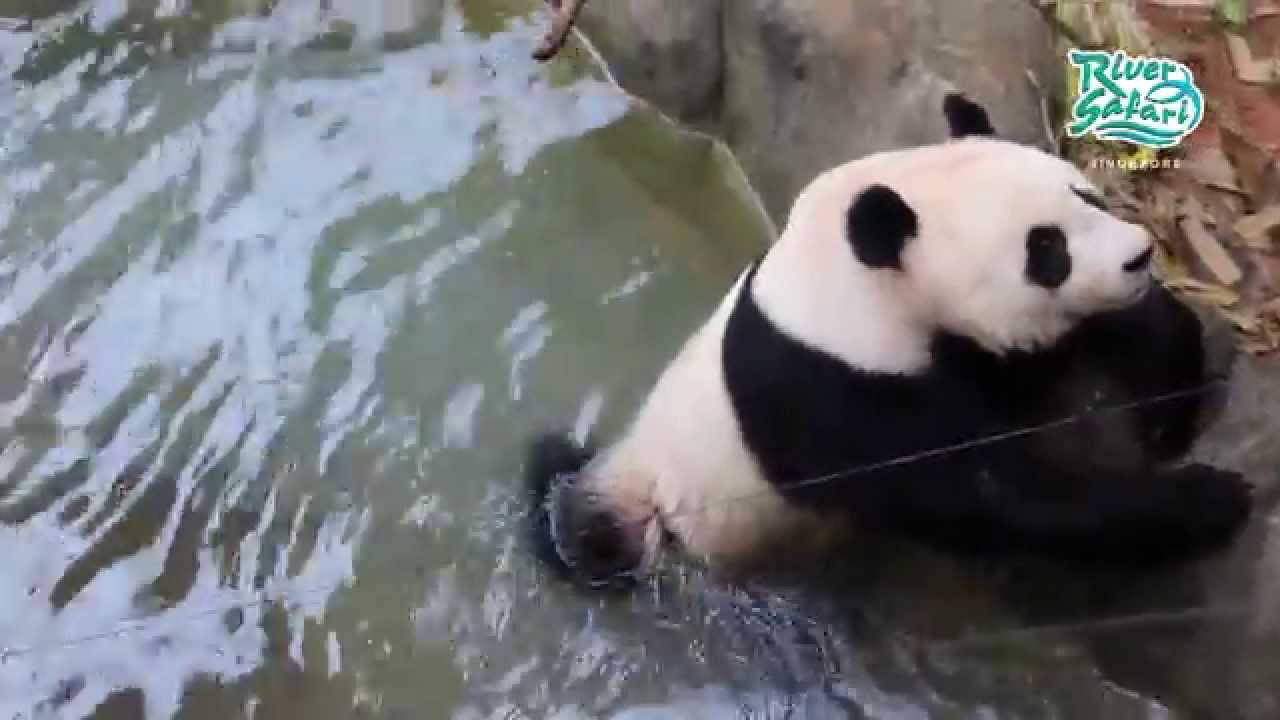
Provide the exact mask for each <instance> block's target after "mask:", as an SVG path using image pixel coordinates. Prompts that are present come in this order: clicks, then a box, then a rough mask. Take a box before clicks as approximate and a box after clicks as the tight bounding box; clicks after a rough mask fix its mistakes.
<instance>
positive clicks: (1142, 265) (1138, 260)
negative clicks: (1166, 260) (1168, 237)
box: [1124, 245, 1155, 273]
mask: <svg viewBox="0 0 1280 720" xmlns="http://www.w3.org/2000/svg"><path fill="white" fill-rule="evenodd" d="M1154 253H1155V246H1154V245H1148V246H1147V249H1146V250H1143V251H1142V252H1141V253H1139V254H1138V256H1137V257H1135V258H1134V259H1132V260H1130V261H1129V262H1127V263H1125V264H1124V271H1125V272H1131V273H1134V272H1138V271H1140V270H1145V269H1146V268H1147V266H1148V265H1150V264H1151V257H1152V255H1153V254H1154Z"/></svg>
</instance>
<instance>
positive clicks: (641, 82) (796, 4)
mask: <svg viewBox="0 0 1280 720" xmlns="http://www.w3.org/2000/svg"><path fill="white" fill-rule="evenodd" d="M580 25H581V27H582V29H583V30H584V32H586V34H587V35H588V36H589V37H590V38H591V40H592V43H593V44H594V45H595V46H596V47H597V48H598V49H599V50H600V52H601V54H602V55H603V56H604V58H605V59H606V60H607V61H608V63H609V65H610V67H611V68H612V70H613V72H614V75H615V77H616V78H617V80H618V82H619V83H620V84H621V85H622V86H623V87H625V88H627V89H628V90H629V91H630V92H632V93H633V94H635V95H637V96H639V97H641V98H644V99H646V100H649V101H650V102H652V103H654V104H655V105H656V106H657V107H659V108H660V109H661V110H663V111H664V112H666V113H667V114H669V115H671V116H673V117H674V118H675V119H676V120H679V121H681V122H683V123H685V124H688V125H691V126H694V127H697V128H699V129H703V130H708V131H711V132H713V133H715V134H717V135H719V136H720V137H722V138H723V139H725V140H726V141H727V142H728V144H729V146H730V147H731V148H732V149H733V150H734V152H735V153H736V155H737V156H738V158H739V160H740V162H741V163H742V165H743V167H744V169H745V170H746V172H747V174H748V176H749V177H750V178H751V180H752V182H753V183H754V185H755V187H756V189H757V190H758V191H759V192H760V194H761V197H762V199H763V201H764V203H765V206H766V207H767V208H768V210H769V214H770V215H771V217H772V218H773V219H774V221H775V222H776V223H779V224H781V223H782V221H783V220H784V219H785V215H786V211H787V207H788V206H789V204H790V200H791V197H792V196H793V195H794V193H795V192H796V191H798V190H799V188H800V187H801V186H803V185H804V184H805V183H806V182H808V181H809V180H810V179H811V178H812V177H813V176H814V175H815V174H817V173H818V172H821V171H822V170H824V169H826V168H828V167H831V166H832V165H835V164H837V163H840V162H843V161H845V160H848V159H852V158H854V157H857V156H861V155H865V154H868V153H871V152H876V151H879V150H885V149H889V148H893V147H900V146H903V145H914V144H919V143H924V142H931V141H935V140H939V139H942V138H943V137H945V133H946V128H945V124H944V121H943V118H942V117H941V114H940V112H939V108H940V107H941V98H942V96H943V95H944V94H945V93H947V92H950V91H953V90H957V89H958V90H962V91H964V92H966V93H967V94H969V95H970V96H971V97H973V98H974V99H975V100H978V101H980V102H982V103H983V104H985V105H987V106H988V108H989V109H990V111H991V113H992V119H993V122H994V123H995V124H996V125H997V129H998V130H999V131H1000V132H1001V133H1002V134H1003V135H1005V136H1007V137H1009V138H1011V139H1014V140H1018V141H1022V142H1027V143H1032V144H1036V145H1040V146H1042V147H1044V146H1047V142H1048V141H1047V138H1046V136H1045V131H1044V122H1043V120H1042V111H1041V101H1040V95H1039V93H1038V92H1037V90H1036V89H1035V87H1034V86H1033V84H1032V83H1031V81H1030V80H1029V79H1028V76H1027V73H1028V71H1030V72H1032V73H1033V74H1034V76H1035V77H1036V81H1037V82H1038V83H1039V84H1040V86H1041V87H1044V88H1054V87H1058V86H1059V83H1060V73H1061V64H1060V63H1059V62H1058V58H1056V57H1055V54H1054V50H1053V47H1054V45H1053V42H1052V37H1051V34H1050V31H1049V29H1048V28H1047V26H1046V25H1045V24H1044V22H1043V21H1042V19H1041V18H1040V16H1039V14H1038V13H1037V12H1036V11H1035V10H1034V9H1032V8H1031V7H1030V4H1029V3H1027V2H1025V0H949V2H945V3H939V2H932V1H931V0H800V1H796V0H788V1H786V2H784V1H783V0H733V1H732V2H729V1H726V0H699V1H698V2H687V1H686V0H599V1H597V2H592V3H588V4H587V6H586V9H585V10H584V11H583V16H582V19H581V20H580Z"/></svg>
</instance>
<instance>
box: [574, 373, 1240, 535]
mask: <svg viewBox="0 0 1280 720" xmlns="http://www.w3.org/2000/svg"><path fill="white" fill-rule="evenodd" d="M1226 382H1227V379H1226V378H1215V379H1212V380H1208V381H1206V382H1204V383H1202V384H1200V385H1197V386H1195V387H1192V388H1188V389H1185V390H1175V391H1173V392H1168V393H1164V394H1162V395H1152V396H1148V397H1145V398H1140V399H1138V400H1134V401H1131V402H1127V403H1118V404H1115V405H1108V406H1103V407H1101V408H1094V409H1090V410H1087V411H1085V412H1081V413H1076V414H1074V415H1068V416H1066V417H1063V418H1059V419H1057V420H1051V421H1048V422H1045V423H1041V424H1038V425H1028V426H1024V427H1021V428H1018V429H1015V430H1009V431H1006V432H1001V433H994V434H991V435H983V436H980V437H977V438H974V439H972V440H966V441H964V442H959V443H954V444H952V445H944V446H941V447H936V448H931V449H929V450H922V451H920V452H916V453H910V454H907V455H900V456H897V457H893V458H890V459H888V460H882V461H878V462H874V463H868V464H865V465H856V466H853V467H849V468H845V469H843V470H836V471H833V472H830V473H827V474H825V475H818V476H815V477H812V478H807V479H804V480H798V481H796V482H794V483H787V484H786V485H784V486H782V489H785V490H792V489H799V488H806V487H813V486H815V485H825V484H827V483H831V482H835V481H836V480H843V479H846V478H850V477H856V476H858V475H865V474H867V473H871V472H876V471H878V470H884V469H886V468H890V467H897V466H900V465H909V464H911V463H914V462H920V461H922V460H927V459H929V458H933V457H938V456H943V455H950V454H953V453H958V452H963V451H965V450H972V449H973V448H977V447H983V446H986V445H993V444H995V443H999V442H1004V441H1006V440H1012V439H1014V438H1017V437H1023V436H1026V435H1035V434H1037V433H1042V432H1047V431H1049V430H1055V429H1057V428H1060V427H1065V426H1067V425H1071V424H1073V423H1078V422H1081V421H1083V420H1086V419H1089V418H1092V417H1094V416H1096V415H1103V414H1106V413H1114V412H1123V411H1125V410H1135V409H1138V408H1142V407H1146V406H1148V405H1155V404H1158V403H1162V402H1167V401H1169V400H1176V399H1178V398H1182V397H1190V396H1192V395H1199V394H1201V393H1204V392H1207V391H1208V390H1210V389H1212V388H1213V387H1215V386H1217V385H1222V384H1225V383H1226ZM775 492H776V490H775V489H773V488H770V489H767V490H759V491H754V492H750V493H743V494H741V495H732V496H728V497H723V498H717V499H716V500H715V501H714V502H710V503H707V504H705V505H702V506H698V507H688V508H683V509H678V510H672V511H670V512H664V513H661V517H662V518H664V519H665V518H674V517H686V516H689V515H696V514H701V513H705V512H710V511H711V510H712V509H714V508H720V507H723V506H725V505H728V504H730V503H738V502H746V501H750V500H755V499H760V498H767V497H770V496H772V495H773V494H774V493H775ZM658 516H659V512H658V511H655V512H654V514H653V515H651V516H650V517H648V518H646V519H644V520H643V521H642V524H643V523H647V522H649V521H651V520H653V519H654V518H656V517H658ZM553 517H554V516H553Z"/></svg>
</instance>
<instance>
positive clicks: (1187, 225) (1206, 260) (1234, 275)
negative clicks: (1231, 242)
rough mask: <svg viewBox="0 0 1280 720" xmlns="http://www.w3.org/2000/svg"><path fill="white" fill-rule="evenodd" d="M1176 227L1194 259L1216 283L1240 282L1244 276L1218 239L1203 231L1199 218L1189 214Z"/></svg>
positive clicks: (1196, 215)
mask: <svg viewBox="0 0 1280 720" xmlns="http://www.w3.org/2000/svg"><path fill="white" fill-rule="evenodd" d="M1178 227H1179V228H1180V229H1181V230H1182V235H1183V237H1184V238H1186V240H1187V244H1188V245H1189V246H1190V248H1191V250H1192V251H1193V252H1195V254H1196V257H1197V258H1199V260H1200V262H1201V263H1202V264H1203V265H1204V266H1205V268H1206V269H1207V270H1208V271H1209V272H1210V273H1212V275H1213V277H1214V278H1216V279H1217V280H1218V282H1220V283H1222V284H1223V285H1226V286H1231V285H1235V284H1236V283H1238V282H1240V278H1241V277H1243V276H1244V273H1243V272H1241V270H1240V266H1239V265H1237V264H1236V261H1235V260H1234V259H1233V258H1232V257H1231V254H1230V253H1228V252H1227V249H1226V248H1225V247H1223V246H1222V243H1220V242H1218V238H1216V237H1214V235H1213V233H1211V232H1209V231H1208V230H1206V229H1205V226H1204V221H1203V220H1202V219H1201V216H1199V215H1198V214H1190V215H1188V216H1187V217H1185V218H1183V219H1182V221H1181V222H1180V223H1178Z"/></svg>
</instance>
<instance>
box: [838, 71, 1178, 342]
mask: <svg viewBox="0 0 1280 720" xmlns="http://www.w3.org/2000/svg"><path fill="white" fill-rule="evenodd" d="M944 112H945V114H946V116H947V119H948V121H949V125H950V128H951V135H952V137H951V139H950V140H949V141H947V142H945V143H942V144H939V145H933V146H927V147H923V148H915V149H911V150H907V151H905V152H898V153H885V154H882V155H880V156H873V159H872V161H871V162H869V163H865V164H861V163H851V164H849V165H847V166H845V168H843V169H842V168H837V169H836V170H835V171H832V173H830V175H829V176H828V178H826V179H825V180H824V183H823V185H824V187H823V188H822V189H821V191H820V194H821V195H823V196H825V197H826V198H832V199H833V198H834V196H832V195H831V194H830V193H832V192H835V193H838V194H839V196H842V197H843V198H845V199H844V200H843V202H842V204H841V207H843V208H845V211H844V214H845V217H844V220H845V223H844V233H843V234H844V236H845V239H846V240H847V241H848V243H849V244H850V245H852V249H853V256H854V258H856V260H857V262H858V263H859V264H860V265H862V266H863V267H864V268H869V269H870V272H871V273H872V274H873V275H877V276H880V277H881V278H882V280H883V281H884V283H887V284H889V285H891V286H893V287H894V288H895V292H894V293H893V294H894V295H895V297H897V298H898V300H899V302H901V303H902V304H904V305H905V304H910V305H911V307H912V311H911V314H912V315H913V316H914V317H915V319H916V320H918V321H919V322H921V323H922V324H923V325H925V326H927V327H928V328H929V329H931V330H945V331H948V332H952V333H955V334H959V335H963V336H965V337H968V338H971V339H973V340H975V341H977V342H978V343H979V344H981V345H983V346H984V347H986V348H987V349H989V350H992V351H994V352H998V353H1003V352H1006V351H1008V350H1012V349H1034V348H1035V347H1041V346H1045V345H1048V344H1051V343H1053V342H1054V341H1055V340H1056V339H1057V338H1058V337H1059V336H1060V335H1062V334H1063V333H1064V332H1066V331H1068V330H1070V329H1071V328H1072V327H1074V326H1075V325H1076V324H1077V323H1078V322H1079V321H1080V320H1081V319H1082V318H1084V317H1087V316H1089V315H1093V314H1096V313H1099V312H1105V311H1108V310H1113V309H1119V308H1123V307H1125V306H1127V305H1130V304H1132V303H1134V302H1136V301H1138V300H1139V299H1140V298H1141V297H1142V296H1143V295H1144V294H1145V293H1146V291H1147V290H1148V288H1149V287H1150V283H1151V282H1152V276H1151V272H1150V267H1151V259H1152V255H1153V251H1154V247H1153V244H1152V240H1151V238H1150V236H1149V235H1148V233H1147V232H1146V231H1145V230H1144V229H1143V228H1142V227H1141V226H1139V225H1135V224H1132V223H1129V222H1126V221H1124V220H1122V219H1120V218H1119V217H1117V216H1115V215H1113V214H1112V213H1110V212H1109V211H1108V209H1107V206H1106V203H1105V202H1104V201H1103V199H1102V194H1101V193H1100V192H1099V191H1098V190H1097V189H1096V188H1095V187H1094V186H1093V185H1092V184H1091V183H1090V181H1089V180H1088V179H1087V178H1086V177H1085V176H1084V174H1083V173H1081V172H1080V171H1079V170H1078V169H1077V168H1076V167H1075V166H1074V165H1072V164H1071V163H1070V162H1068V161H1066V160H1064V159H1062V158H1059V157H1057V156H1055V155H1052V154H1049V153H1046V152H1044V151H1042V150H1040V149H1038V148H1035V147H1031V146H1026V145H1020V144H1017V143H1013V142H1009V141H1005V140H1002V139H999V138H997V137H995V135H994V132H993V131H992V129H991V124H990V122H989V121H988V119H987V116H986V113H985V111H983V110H982V108H981V107H979V106H977V105H975V104H973V103H972V102H970V101H968V100H966V99H964V98H963V97H962V96H959V95H949V96H948V97H947V98H946V100H945V102H944ZM823 205H828V206H829V205H830V203H817V204H814V205H812V206H813V207H821V206H823ZM833 219H834V218H833Z"/></svg>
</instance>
